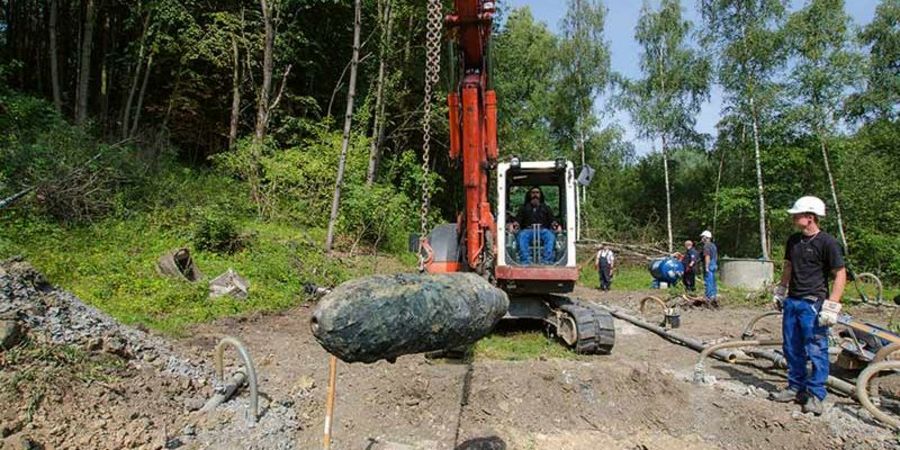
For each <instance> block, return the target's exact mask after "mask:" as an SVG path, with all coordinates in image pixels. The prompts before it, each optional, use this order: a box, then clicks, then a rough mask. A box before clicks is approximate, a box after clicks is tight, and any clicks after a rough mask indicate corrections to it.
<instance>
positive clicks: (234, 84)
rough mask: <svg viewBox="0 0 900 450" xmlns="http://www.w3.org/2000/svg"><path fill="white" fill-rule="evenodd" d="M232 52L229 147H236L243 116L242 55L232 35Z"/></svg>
mask: <svg viewBox="0 0 900 450" xmlns="http://www.w3.org/2000/svg"><path fill="white" fill-rule="evenodd" d="M231 52H232V56H233V57H234V61H233V62H234V68H233V71H232V74H231V122H230V124H229V127H228V148H234V143H235V142H236V141H237V134H238V121H239V119H240V116H241V59H240V58H241V55H240V52H239V51H238V44H237V39H235V38H234V36H232V37H231Z"/></svg>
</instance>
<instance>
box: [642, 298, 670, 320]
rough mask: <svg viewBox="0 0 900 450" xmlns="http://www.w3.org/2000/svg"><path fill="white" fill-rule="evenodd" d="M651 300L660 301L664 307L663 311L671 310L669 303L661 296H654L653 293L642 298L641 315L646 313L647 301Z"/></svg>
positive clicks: (660, 304)
mask: <svg viewBox="0 0 900 450" xmlns="http://www.w3.org/2000/svg"><path fill="white" fill-rule="evenodd" d="M650 300H653V301H655V302H656V303H659V306H661V307H662V309H663V313H665V312H666V311H668V310H669V305H667V304H666V302H664V301H662V299H661V298H659V297H656V296H653V295H650V296H647V297H644V298H643V299H642V300H641V307H640V311H641V315H642V316H643V315H644V313H645V311H644V308H646V306H647V302H649V301H650Z"/></svg>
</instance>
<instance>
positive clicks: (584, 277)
mask: <svg viewBox="0 0 900 450" xmlns="http://www.w3.org/2000/svg"><path fill="white" fill-rule="evenodd" d="M652 281H653V278H652V277H651V276H650V272H649V271H648V270H647V268H646V267H640V266H619V267H617V268H616V270H615V272H614V273H613V279H612V285H611V288H612V290H613V291H642V290H646V289H650V283H651V282H652ZM578 283H579V284H581V285H582V286H585V287H590V288H599V287H600V277H599V275H598V273H597V270H596V269H594V266H593V264H586V265H585V266H584V267H582V268H581V273H580V274H579V278H578Z"/></svg>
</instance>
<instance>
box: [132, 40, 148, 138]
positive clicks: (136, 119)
mask: <svg viewBox="0 0 900 450" xmlns="http://www.w3.org/2000/svg"><path fill="white" fill-rule="evenodd" d="M151 66H153V52H150V56H148V57H147V68H146V69H144V81H143V83H141V92H140V93H139V94H138V101H137V108H135V110H134V123H132V124H131V133H129V136H130V137H133V136H134V135H135V134H137V128H138V122H139V121H140V120H141V110H142V109H143V108H144V93H145V92H147V80H148V79H150V68H151Z"/></svg>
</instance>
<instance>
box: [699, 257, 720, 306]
mask: <svg viewBox="0 0 900 450" xmlns="http://www.w3.org/2000/svg"><path fill="white" fill-rule="evenodd" d="M716 269H718V267H716V266H715V265H710V268H709V269H708V270H707V271H706V274H705V275H704V277H703V282H704V283H706V299H707V300H713V299H715V298H716V296H717V295H719V287H718V286H716Z"/></svg>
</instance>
